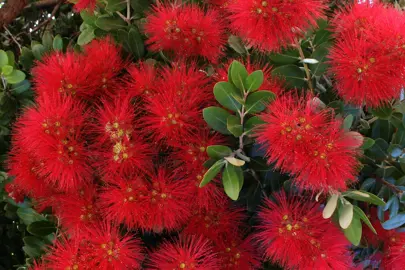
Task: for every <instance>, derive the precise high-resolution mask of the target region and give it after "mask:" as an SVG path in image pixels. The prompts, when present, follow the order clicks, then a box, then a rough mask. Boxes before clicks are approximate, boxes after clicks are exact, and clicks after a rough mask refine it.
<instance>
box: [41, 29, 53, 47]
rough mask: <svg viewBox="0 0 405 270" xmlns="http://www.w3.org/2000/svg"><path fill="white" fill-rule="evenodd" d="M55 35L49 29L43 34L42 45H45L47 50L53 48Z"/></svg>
mask: <svg viewBox="0 0 405 270" xmlns="http://www.w3.org/2000/svg"><path fill="white" fill-rule="evenodd" d="M52 43H53V36H52V34H51V33H50V32H49V31H46V32H45V34H44V35H43V36H42V45H44V47H45V50H46V51H50V50H52Z"/></svg>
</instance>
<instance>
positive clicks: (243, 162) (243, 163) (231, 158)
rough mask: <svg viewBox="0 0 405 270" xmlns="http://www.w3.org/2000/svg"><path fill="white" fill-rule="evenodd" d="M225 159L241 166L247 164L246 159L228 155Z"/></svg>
mask: <svg viewBox="0 0 405 270" xmlns="http://www.w3.org/2000/svg"><path fill="white" fill-rule="evenodd" d="M225 160H226V161H228V162H229V163H231V164H232V165H234V166H236V167H241V166H243V165H245V163H246V162H245V161H244V160H241V159H237V158H234V157H226V158H225Z"/></svg>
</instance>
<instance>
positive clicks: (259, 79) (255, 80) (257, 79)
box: [246, 70, 264, 92]
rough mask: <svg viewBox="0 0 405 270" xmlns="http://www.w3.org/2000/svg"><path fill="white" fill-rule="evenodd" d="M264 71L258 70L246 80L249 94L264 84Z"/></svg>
mask: <svg viewBox="0 0 405 270" xmlns="http://www.w3.org/2000/svg"><path fill="white" fill-rule="evenodd" d="M263 80H264V75H263V71H261V70H256V71H254V72H252V73H251V74H250V75H249V76H248V77H247V78H246V89H247V91H248V92H253V91H256V90H257V89H259V88H260V86H261V85H262V84H263Z"/></svg>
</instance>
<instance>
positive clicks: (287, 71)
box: [271, 65, 306, 88]
mask: <svg viewBox="0 0 405 270" xmlns="http://www.w3.org/2000/svg"><path fill="white" fill-rule="evenodd" d="M271 74H272V75H273V76H276V77H279V78H282V79H285V80H286V83H287V84H288V86H289V87H290V88H294V87H297V88H302V87H304V86H305V85H306V80H305V72H304V71H303V70H302V69H300V68H299V67H298V66H296V65H285V66H281V67H278V68H275V69H273V71H272V72H271Z"/></svg>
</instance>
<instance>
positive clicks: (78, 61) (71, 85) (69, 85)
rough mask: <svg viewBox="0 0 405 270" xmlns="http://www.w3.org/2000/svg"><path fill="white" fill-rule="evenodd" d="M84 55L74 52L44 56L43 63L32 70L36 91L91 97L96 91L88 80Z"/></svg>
mask: <svg viewBox="0 0 405 270" xmlns="http://www.w3.org/2000/svg"><path fill="white" fill-rule="evenodd" d="M82 59H83V55H79V54H76V53H74V52H67V53H65V54H62V53H53V54H50V55H47V56H44V58H43V60H42V61H41V62H38V63H37V65H36V66H35V67H34V68H33V69H32V74H33V75H34V78H33V80H34V84H35V88H34V90H35V91H36V92H37V93H38V94H39V95H43V94H48V95H49V94H55V93H60V94H61V95H64V96H66V95H68V96H79V97H81V98H83V97H91V96H93V95H94V91H95V90H96V89H94V88H93V85H92V83H91V82H90V81H89V80H88V74H89V73H90V72H91V70H89V67H90V66H89V65H88V63H85V62H84V61H83V60H82Z"/></svg>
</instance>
